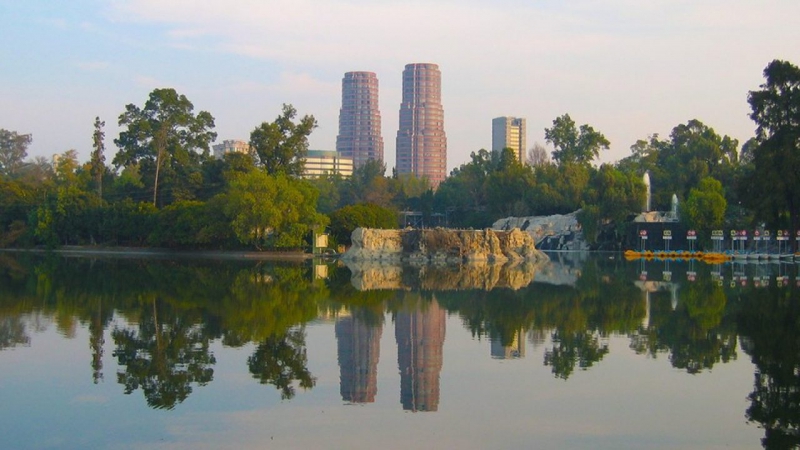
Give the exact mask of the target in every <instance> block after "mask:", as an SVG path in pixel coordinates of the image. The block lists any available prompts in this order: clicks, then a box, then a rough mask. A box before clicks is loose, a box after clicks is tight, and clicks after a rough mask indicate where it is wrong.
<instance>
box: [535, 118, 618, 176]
mask: <svg viewBox="0 0 800 450" xmlns="http://www.w3.org/2000/svg"><path fill="white" fill-rule="evenodd" d="M544 137H545V140H546V141H547V142H549V143H550V144H552V145H553V147H555V150H554V151H553V159H554V160H555V161H556V162H557V163H558V164H564V163H578V164H584V165H588V164H590V163H591V162H592V160H594V159H595V158H597V157H599V156H600V150H608V147H609V145H611V143H610V142H609V141H608V139H606V137H605V136H603V134H602V133H600V132H599V131H596V130H595V129H594V128H592V127H591V126H589V125H587V124H583V125H581V126H580V128H578V127H577V126H576V124H575V121H574V120H572V118H571V117H570V116H569V114H564V115H563V116H561V117H556V118H555V119H554V120H553V127H552V128H545V129H544Z"/></svg>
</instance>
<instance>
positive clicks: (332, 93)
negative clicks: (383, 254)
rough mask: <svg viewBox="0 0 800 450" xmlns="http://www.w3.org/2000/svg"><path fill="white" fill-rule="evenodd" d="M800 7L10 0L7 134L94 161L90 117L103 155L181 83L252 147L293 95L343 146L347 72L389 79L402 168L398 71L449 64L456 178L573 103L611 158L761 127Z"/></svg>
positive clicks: (0, 31)
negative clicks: (102, 140) (775, 66)
mask: <svg viewBox="0 0 800 450" xmlns="http://www.w3.org/2000/svg"><path fill="white" fill-rule="evenodd" d="M798 24H800V1H797V0H759V1H756V0H703V1H696V0H694V1H685V0H652V1H644V2H643V1H640V0H607V1H602V2H598V1H596V0H577V1H569V2H564V1H536V0H530V1H521V0H505V1H494V2H485V1H484V2H478V1H474V0H467V1H463V0H462V1H456V0H426V1H403V2H399V1H388V0H384V1H374V0H373V1H366V0H349V1H348V0H275V1H270V0H228V1H211V0H109V1H99V0H98V1H95V0H69V1H44V0H0V59H1V60H2V61H3V62H2V64H0V98H2V101H0V128H5V129H10V130H15V131H17V132H20V133H32V134H33V144H32V146H31V148H30V151H29V154H30V155H31V156H50V155H52V154H54V153H61V152H63V151H65V150H68V149H70V148H74V149H76V150H78V152H79V155H80V157H81V159H87V158H88V154H89V151H90V146H91V132H92V123H93V120H94V117H95V116H97V115H99V116H100V117H101V118H102V119H104V120H105V121H106V124H107V125H106V135H107V148H108V150H107V152H108V159H109V160H110V159H111V158H112V155H113V153H115V152H116V147H115V146H114V145H113V142H112V140H113V138H114V137H116V136H117V134H118V132H119V129H118V128H117V126H116V121H117V118H118V116H119V114H120V113H121V112H122V111H123V109H124V106H125V105H126V104H127V103H135V104H137V105H142V104H144V102H145V100H146V98H147V95H148V93H149V92H150V91H152V90H153V89H154V88H159V87H173V88H175V89H177V90H178V92H180V93H182V94H185V95H186V96H187V97H188V98H189V99H190V100H191V101H192V102H193V103H194V105H195V108H196V110H207V111H209V112H211V114H212V115H213V116H214V117H215V118H216V124H217V128H216V131H217V132H218V133H219V140H221V139H237V138H239V139H247V138H249V133H250V131H251V130H252V129H253V128H254V127H255V126H256V125H258V124H259V123H261V122H262V121H265V120H273V119H274V118H275V117H276V116H277V115H278V113H279V112H280V105H281V104H282V103H292V104H293V105H295V107H297V109H298V110H299V112H300V113H301V114H313V115H314V116H315V117H316V118H317V120H318V121H319V128H318V129H317V130H316V131H315V132H314V133H313V134H312V136H311V139H310V141H311V147H312V148H315V149H334V147H335V140H336V134H337V132H338V129H337V128H338V113H339V107H340V102H341V78H342V76H343V74H344V72H347V71H351V70H369V71H374V72H376V73H377V75H378V79H379V82H380V107H381V114H382V117H383V137H384V141H385V143H386V161H387V165H388V166H389V167H392V166H394V158H395V153H394V141H395V136H396V133H397V125H398V109H399V105H400V87H401V86H400V83H401V81H400V80H401V73H402V70H403V67H404V65H405V64H407V63H411V62H433V63H437V64H439V66H440V69H441V71H442V84H443V89H442V97H443V104H444V108H445V130H446V132H447V137H448V162H449V164H448V170H450V169H452V168H453V167H456V166H458V165H460V164H462V163H464V162H466V161H467V160H468V157H469V153H470V152H472V151H475V150H478V149H480V148H489V146H490V145H491V119H492V118H493V117H497V116H501V115H514V116H520V117H525V118H527V120H528V133H529V138H528V145H529V146H530V145H532V144H533V143H534V142H536V141H539V142H542V143H544V131H543V130H544V128H545V127H547V126H550V125H551V123H552V120H553V119H554V118H555V117H557V116H559V115H561V114H564V113H569V114H570V115H571V116H572V118H573V119H575V120H576V122H578V123H579V124H582V123H588V124H590V125H592V126H594V127H595V129H597V130H599V131H601V132H602V133H604V134H605V135H606V137H607V138H608V139H609V140H610V141H611V150H610V151H608V152H605V153H604V154H602V155H601V160H602V161H615V160H618V159H620V158H623V157H625V156H627V155H629V154H630V150H629V148H630V146H631V145H632V144H633V143H634V142H635V141H636V140H637V139H641V138H645V137H647V136H648V135H649V134H652V133H659V134H661V135H667V134H668V133H669V131H670V130H671V129H672V128H673V127H674V126H675V125H678V124H679V123H685V122H686V121H688V120H690V119H693V118H697V119H700V120H701V121H703V122H704V123H706V124H707V125H709V126H711V127H713V128H714V129H715V130H716V131H717V132H718V133H720V134H728V135H730V136H733V137H735V138H738V139H739V140H740V141H742V142H743V141H744V140H746V139H748V138H749V137H751V136H752V135H753V130H754V126H753V124H752V122H751V121H750V119H749V118H748V113H749V108H748V105H747V91H748V90H752V89H756V88H758V85H759V84H760V83H761V82H762V70H763V68H764V67H765V66H766V64H767V63H768V62H769V61H771V60H773V59H785V60H789V61H791V62H793V63H794V64H800V45H798V43H799V42H800V26H798Z"/></svg>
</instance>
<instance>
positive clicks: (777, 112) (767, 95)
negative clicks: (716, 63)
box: [748, 60, 800, 229]
mask: <svg viewBox="0 0 800 450" xmlns="http://www.w3.org/2000/svg"><path fill="white" fill-rule="evenodd" d="M764 78H766V82H765V83H764V84H762V85H761V86H760V87H761V89H760V90H757V91H750V93H749V94H748V102H749V103H750V108H751V109H752V111H753V112H752V114H750V118H751V119H753V121H754V122H755V123H756V125H757V126H758V127H757V129H756V139H757V140H758V146H757V147H756V148H755V149H753V162H754V170H753V172H752V177H751V178H750V179H749V180H748V184H749V185H750V189H752V195H750V197H749V199H750V202H751V205H752V206H758V205H757V204H758V203H762V204H767V205H769V206H768V209H767V210H766V211H763V210H762V212H761V214H760V215H761V216H762V217H761V219H764V220H768V221H770V222H773V223H774V222H776V221H777V222H781V221H782V218H783V221H785V219H786V218H788V222H789V225H790V226H791V228H792V229H797V228H800V170H798V168H800V68H798V67H797V66H795V65H793V64H791V63H789V62H787V61H780V60H774V61H772V62H771V63H769V64H768V65H767V67H766V68H765V69H764ZM764 216H767V217H764Z"/></svg>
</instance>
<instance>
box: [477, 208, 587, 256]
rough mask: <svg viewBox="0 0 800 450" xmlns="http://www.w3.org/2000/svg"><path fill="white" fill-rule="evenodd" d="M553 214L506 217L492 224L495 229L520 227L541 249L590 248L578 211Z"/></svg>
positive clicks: (503, 229) (580, 249) (505, 229)
mask: <svg viewBox="0 0 800 450" xmlns="http://www.w3.org/2000/svg"><path fill="white" fill-rule="evenodd" d="M579 212H580V211H575V212H572V213H569V214H554V215H552V216H531V217H506V218H505V219H500V220H498V221H496V222H495V223H494V224H492V229H494V230H502V231H507V230H513V229H519V230H520V231H523V232H525V233H527V234H529V235H530V236H531V237H532V238H533V241H534V244H535V246H536V248H537V249H539V250H577V251H582V250H589V244H588V243H587V242H586V239H584V236H583V229H582V228H581V225H580V223H578V213H579Z"/></svg>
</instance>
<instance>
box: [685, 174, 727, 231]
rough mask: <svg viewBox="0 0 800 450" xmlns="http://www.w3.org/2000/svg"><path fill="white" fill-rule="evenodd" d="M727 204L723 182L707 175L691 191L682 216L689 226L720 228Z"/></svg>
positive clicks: (705, 228)
mask: <svg viewBox="0 0 800 450" xmlns="http://www.w3.org/2000/svg"><path fill="white" fill-rule="evenodd" d="M727 206H728V202H727V201H726V200H725V195H724V192H723V190H722V183H720V182H719V181H717V180H715V179H714V178H711V177H706V178H703V179H702V180H700V183H699V184H698V185H697V187H696V188H692V190H691V191H689V198H687V199H686V202H685V203H684V204H683V207H682V209H681V217H682V219H683V220H684V221H685V222H686V224H687V225H688V227H689V228H697V229H700V230H711V229H715V228H720V227H721V226H722V223H723V220H724V218H725V209H726V208H727Z"/></svg>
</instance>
